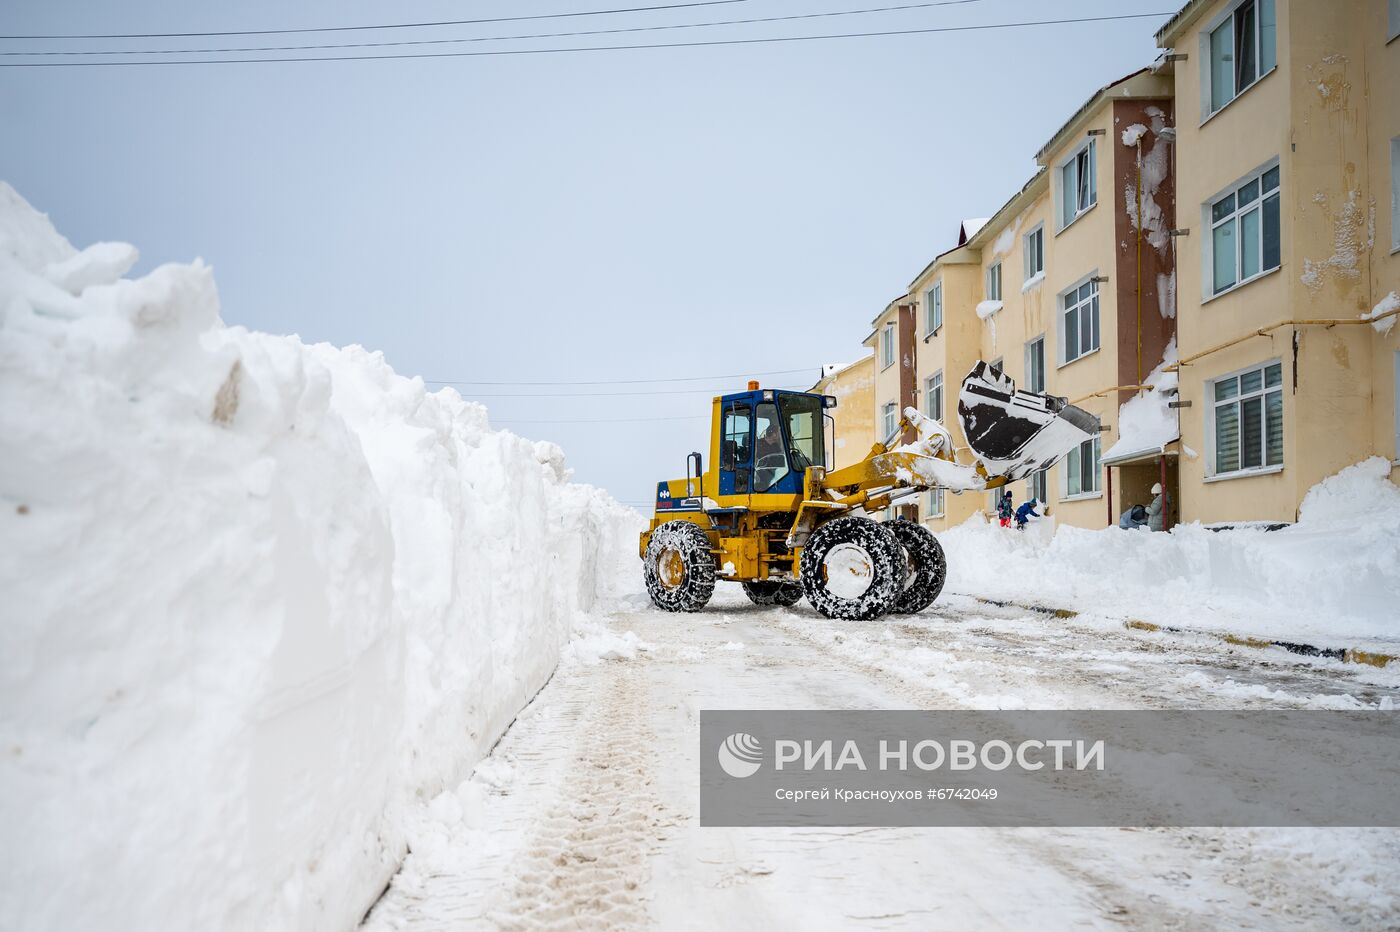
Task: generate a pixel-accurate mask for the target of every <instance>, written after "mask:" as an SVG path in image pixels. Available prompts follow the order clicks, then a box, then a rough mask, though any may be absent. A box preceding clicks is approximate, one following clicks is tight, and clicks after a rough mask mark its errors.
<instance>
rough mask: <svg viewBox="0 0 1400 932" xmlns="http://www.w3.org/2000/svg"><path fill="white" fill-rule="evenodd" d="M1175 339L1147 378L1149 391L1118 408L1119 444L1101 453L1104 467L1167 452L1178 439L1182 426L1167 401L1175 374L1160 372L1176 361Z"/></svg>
mask: <svg viewBox="0 0 1400 932" xmlns="http://www.w3.org/2000/svg"><path fill="white" fill-rule="evenodd" d="M1176 359H1177V354H1176V338H1174V337H1173V338H1172V341H1171V342H1170V343H1168V344H1167V350H1166V352H1165V353H1164V354H1163V358H1162V363H1161V365H1159V366H1158V367H1157V368H1156V369H1153V370H1152V374H1151V375H1149V376H1148V377H1147V383H1146V384H1148V385H1151V386H1152V388H1151V389H1150V390H1147V391H1142V392H1139V393H1138V394H1137V395H1135V396H1133V397H1132V398H1129V399H1128V400H1127V402H1125V403H1124V404H1122V405H1120V406H1119V408H1118V442H1117V443H1115V444H1114V445H1113V446H1111V447H1109V448H1108V449H1107V450H1105V451H1104V452H1103V456H1102V457H1101V462H1102V463H1103V464H1104V465H1105V466H1115V465H1118V464H1120V463H1129V462H1132V461H1133V460H1136V459H1140V458H1142V457H1144V456H1158V455H1161V454H1162V453H1164V452H1166V449H1167V444H1169V443H1171V442H1173V441H1175V440H1178V439H1180V437H1181V427H1180V423H1179V421H1178V419H1177V414H1176V411H1175V410H1174V409H1173V408H1171V407H1170V406H1169V402H1171V400H1172V399H1173V398H1175V397H1176V383H1177V377H1176V372H1163V371H1162V370H1163V369H1165V368H1166V367H1167V366H1169V365H1172V364H1174V363H1175V362H1176Z"/></svg>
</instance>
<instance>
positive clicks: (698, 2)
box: [0, 0, 748, 39]
mask: <svg viewBox="0 0 1400 932" xmlns="http://www.w3.org/2000/svg"><path fill="white" fill-rule="evenodd" d="M747 2H748V0H694V2H691V3H667V4H661V5H659V6H634V7H624V8H623V9H617V10H579V11H575V12H572V13H536V14H534V15H531V16H496V17H492V18H490V19H450V20H442V21H440V22H430V23H378V24H375V25H372V26H307V27H303V28H299V29H239V30H230V31H226V32H128V33H106V34H102V33H88V34H84V33H61V34H55V35H47V36H41V35H24V36H0V39H199V38H209V37H213V36H285V35H292V34H295V33H306V32H353V31H357V30H366V29H419V28H426V27H432V26H480V25H485V24H488V23H519V22H523V21H525V20H534V19H568V18H570V17H576V16H611V15H613V14H616V13H651V12H655V11H657V10H684V9H689V8H691V7H699V6H725V5H727V4H731V3H747Z"/></svg>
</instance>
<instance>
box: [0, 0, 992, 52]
mask: <svg viewBox="0 0 1400 932" xmlns="http://www.w3.org/2000/svg"><path fill="white" fill-rule="evenodd" d="M982 2H984V0H932V2H927V3H905V4H901V5H899V6H880V7H868V8H866V9H863V10H835V11H828V12H823V13H795V14H792V15H789V16H761V17H752V18H749V19H724V20H716V21H713V22H708V23H669V24H666V25H660V26H626V27H621V28H617V29H587V30H581V31H576V32H536V33H526V34H523V35H514V36H469V37H466V38H459V39H403V40H400V41H397V42H348V43H331V44H326V45H251V46H235V47H232V48H206V49H95V50H94V49H83V50H77V51H40V52H12V51H6V52H0V56H12V55H49V56H91V55H206V54H219V53H224V52H296V51H320V50H324V49H367V48H390V47H398V46H406V45H460V44H463V43H468V42H508V41H515V40H520V39H563V38H574V37H578V36H609V35H617V34H619V33H632V32H661V31H664V30H669V29H700V28H708V27H714V26H748V25H754V24H758V23H781V22H791V21H793V20H803V19H823V18H828V17H832V16H859V15H864V14H868V13H890V12H898V11H903V10H922V9H928V8H930V7H940V6H962V5H965V4H968V3H982Z"/></svg>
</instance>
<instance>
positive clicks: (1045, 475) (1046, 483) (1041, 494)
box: [1026, 469, 1050, 505]
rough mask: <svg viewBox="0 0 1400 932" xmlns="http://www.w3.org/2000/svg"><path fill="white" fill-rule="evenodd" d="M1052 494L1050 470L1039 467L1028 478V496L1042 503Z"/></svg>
mask: <svg viewBox="0 0 1400 932" xmlns="http://www.w3.org/2000/svg"><path fill="white" fill-rule="evenodd" d="M1049 495H1050V470H1049V469H1037V470H1036V471H1035V472H1033V473H1031V474H1030V475H1029V476H1028V477H1027V478H1026V498H1027V499H1028V500H1029V499H1032V498H1033V499H1035V500H1036V501H1038V502H1040V503H1041V504H1042V505H1044V504H1045V503H1046V499H1047V498H1048V497H1049Z"/></svg>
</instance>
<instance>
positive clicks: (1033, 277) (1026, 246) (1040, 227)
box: [1021, 0, 1400, 290]
mask: <svg viewBox="0 0 1400 932" xmlns="http://www.w3.org/2000/svg"><path fill="white" fill-rule="evenodd" d="M1397 2H1400V0H1397ZM1035 240H1038V241H1039V243H1040V249H1039V252H1040V264H1039V265H1036V263H1035V261H1034V256H1035V250H1033V249H1032V248H1031V246H1032V242H1033V241H1035ZM1021 255H1022V256H1023V261H1022V263H1021V271H1022V275H1021V282H1022V286H1023V287H1022V290H1025V289H1024V286H1025V285H1030V284H1033V283H1035V282H1038V281H1040V280H1041V279H1043V278H1045V224H1044V223H1043V222H1042V223H1037V224H1036V225H1035V226H1033V227H1031V228H1030V230H1029V231H1028V232H1027V233H1026V235H1025V236H1023V237H1021Z"/></svg>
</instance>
